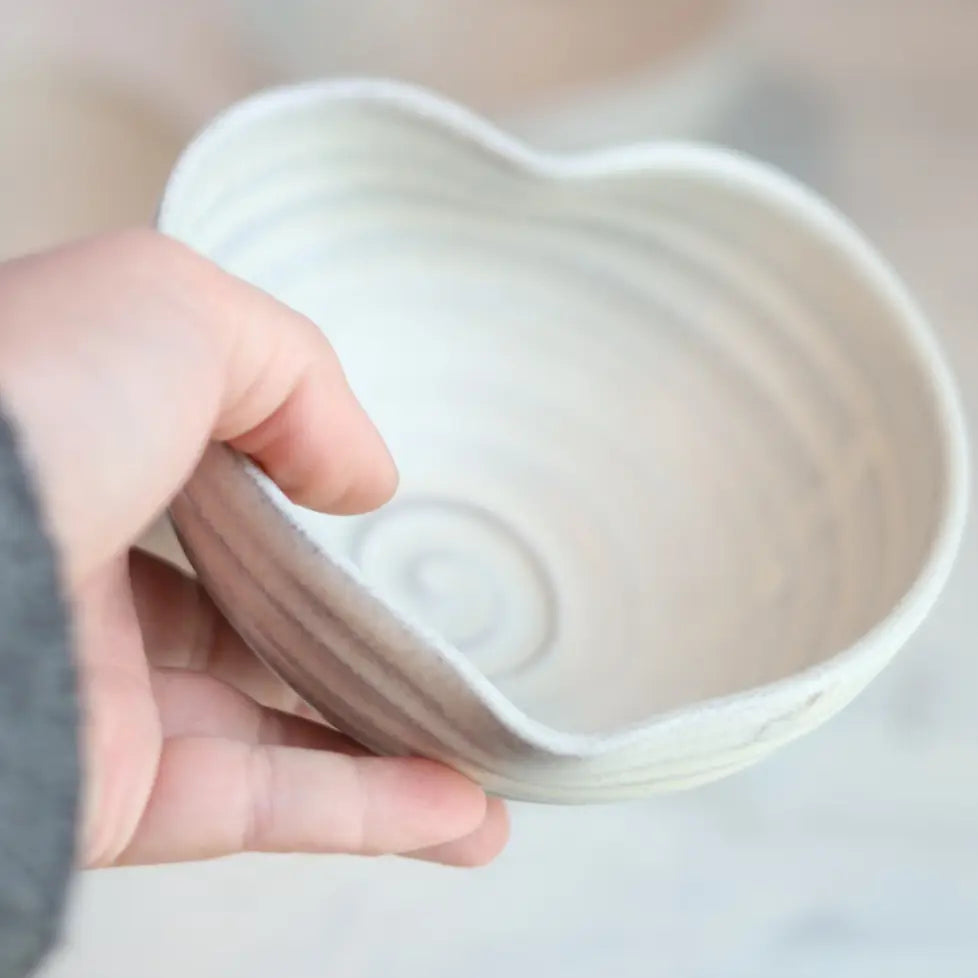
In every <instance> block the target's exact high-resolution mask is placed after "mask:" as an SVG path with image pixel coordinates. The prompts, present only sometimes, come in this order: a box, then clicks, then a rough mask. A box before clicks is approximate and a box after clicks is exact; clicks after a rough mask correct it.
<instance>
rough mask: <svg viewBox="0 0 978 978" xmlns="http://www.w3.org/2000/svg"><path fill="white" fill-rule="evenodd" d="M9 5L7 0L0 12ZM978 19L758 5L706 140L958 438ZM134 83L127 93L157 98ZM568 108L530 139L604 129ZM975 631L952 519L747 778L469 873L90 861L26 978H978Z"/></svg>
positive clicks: (536, 823) (562, 823)
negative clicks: (896, 274) (953, 404)
mask: <svg viewBox="0 0 978 978" xmlns="http://www.w3.org/2000/svg"><path fill="white" fill-rule="evenodd" d="M103 2H104V0H103ZM21 6H22V5H19V4H18V5H15V4H13V3H12V0H0V16H3V17H8V16H10V10H16V9H18V8H19V7H21ZM38 6H43V5H38ZM185 6H187V5H185ZM187 9H189V6H187ZM976 11H978V8H975V7H974V6H973V5H970V4H964V3H960V2H952V0H941V2H937V3H930V2H927V0H907V2H906V3H901V4H897V3H894V2H892V0H890V2H887V0H867V2H865V3H860V4H851V3H848V2H846V0H824V2H820V3H818V4H814V3H805V2H804V0H781V2H780V3H776V4H770V5H765V6H764V7H763V8H762V9H761V10H760V12H759V13H758V14H757V15H755V19H754V21H753V27H752V34H753V37H754V40H755V44H756V50H758V51H759V52H760V57H759V59H758V63H759V64H760V65H761V66H762V67H761V70H759V71H758V72H757V73H756V74H754V75H752V76H751V78H750V79H748V80H749V81H750V84H748V85H745V86H744V89H743V92H739V93H738V97H737V99H735V100H733V101H732V104H731V105H730V106H729V107H728V108H727V109H726V110H725V114H723V115H722V116H720V117H718V118H716V119H714V120H712V122H711V127H712V130H713V132H714V134H715V135H716V136H717V138H724V139H727V140H730V141H733V142H735V143H737V144H739V145H741V146H743V147H744V148H746V149H750V150H753V151H755V152H757V153H760V154H761V155H768V156H769V157H771V158H773V159H775V161H777V162H779V163H782V164H783V165H785V166H787V167H789V168H792V169H795V170H796V171H797V172H799V173H800V174H801V175H803V176H805V177H806V179H809V180H811V181H812V182H814V183H816V184H817V185H818V186H819V187H820V188H821V189H823V190H825V191H826V192H827V193H828V194H829V195H830V196H831V197H833V198H834V199H835V200H836V201H837V202H839V203H840V204H841V205H842V206H843V207H844V208H845V209H846V210H847V211H849V212H850V213H851V214H852V215H853V216H854V217H855V218H856V219H857V220H858V221H859V222H860V223H861V224H862V226H863V227H864V229H865V230H866V231H867V232H868V233H869V234H870V235H871V236H872V237H873V238H874V239H875V240H876V241H877V242H878V243H879V244H880V245H881V246H882V248H883V249H884V251H886V252H887V253H888V254H889V255H890V256H891V257H892V259H893V260H894V262H895V263H896V264H897V266H898V267H899V268H900V270H901V271H902V272H903V274H904V275H905V276H906V277H907V278H908V279H909V281H910V282H911V283H912V284H913V285H914V287H915V288H916V289H917V291H918V293H919V295H920V297H921V298H922V300H923V302H924V305H925V306H926V308H927V309H928V310H929V312H930V314H931V315H932V317H933V319H934V321H935V323H936V325H937V327H938V330H939V332H940V334H941V336H942V338H943V340H944V342H945V344H946V346H947V348H948V349H949V351H950V352H951V355H952V359H953V363H954V365H955V368H956V370H957V372H958V375H959V378H960V380H961V383H962V386H963V389H964V394H965V399H966V402H967V407H968V411H969V415H970V419H971V424H972V429H973V431H978V401H976V394H975V391H976V390H978V328H976V326H975V319H976V316H978V312H976V309H978V274H976V271H975V263H976V260H978V259H976V257H975V255H976V251H978V249H976V247H975V242H976V238H978V194H976V193H975V192H974V190H973V187H972V184H973V181H974V179H975V173H976V172H978V116H976V113H975V110H974V94H973V93H974V92H975V91H976V87H978V59H976V58H975V57H974V49H975V42H976V39H978V13H976ZM4 23H5V25H6V24H7V23H8V21H7V20H4ZM133 29H135V28H133ZM4 30H5V31H6V30H7V28H6V26H5V28H4ZM89 33H90V34H91V33H92V32H89ZM96 35H97V32H96ZM165 36H166V37H169V38H171V40H172V38H173V37H175V36H176V35H175V34H174V33H173V32H171V33H169V34H166V35H165ZM95 41H98V37H97V36H95ZM93 43H94V42H93ZM123 48H125V45H123ZM177 49H179V45H178V44H177V45H175V47H174V50H177ZM115 50H116V51H117V52H118V50H120V49H119V48H118V46H117V48H116V49H115ZM204 54H206V52H204ZM202 56H203V55H202V54H201V53H200V52H198V54H197V55H196V57H197V59H198V60H197V62H195V67H194V68H193V71H192V72H190V74H192V75H193V76H194V77H195V78H196V79H197V80H196V82H193V83H191V81H190V80H189V79H188V78H186V77H183V78H182V82H181V84H179V85H175V86H173V87H172V88H171V89H168V91H172V92H177V93H178V96H179V97H178V99H177V100H178V101H179V103H180V105H181V106H183V110H182V111H184V112H185V114H186V116H193V115H195V113H196V112H197V111H198V110H197V109H196V108H195V106H196V105H197V104H199V106H200V109H199V111H200V113H201V114H206V113H207V112H209V111H210V109H211V107H212V105H213V103H215V102H219V101H220V100H221V99H222V98H224V97H226V96H227V97H229V96H231V95H233V94H237V92H238V90H240V89H241V88H243V87H245V86H246V83H247V80H248V79H249V78H250V76H249V75H248V72H247V70H246V69H241V70H240V72H239V69H238V68H235V69H234V71H226V72H224V73H222V72H223V71H224V69H222V68H220V65H219V64H218V62H217V61H213V62H208V63H207V64H209V65H210V67H209V68H208V67H206V65H205V66H203V67H202V66H201V64H200V63H199V59H200V57H202ZM106 57H109V55H106ZM112 57H115V55H112ZM125 60H126V58H122V59H121V61H125ZM129 60H130V61H131V60H132V59H131V58H130V59H129ZM228 63H229V62H222V63H221V64H224V65H225V67H226V65H227V64H228ZM154 72H155V75H154V79H150V80H148V81H147V84H150V83H152V84H155V85H157V86H160V85H162V86H164V87H165V86H166V85H167V84H168V83H167V82H166V79H165V78H164V77H163V75H162V74H161V72H160V70H159V69H158V67H157V69H154ZM154 72H149V73H148V74H154ZM236 72H239V73H238V74H235V73H236ZM195 92H196V93H198V95H199V103H198V102H195V99H194V95H195ZM175 97H176V96H175ZM627 101H628V102H629V104H631V105H633V106H634V105H641V104H642V101H643V100H642V99H641V98H636V93H632V97H631V98H630V99H629V100H627ZM582 104H583V103H582ZM564 119H565V122H564V123H563V125H564V126H565V127H566V128H564V129H563V130H560V127H556V128H553V127H552V128H551V129H550V130H548V131H547V134H546V138H547V139H548V140H550V141H553V142H567V143H570V142H575V141H578V142H579V141H581V140H586V138H587V133H588V131H595V132H598V131H601V132H602V133H603V134H604V133H606V131H607V124H606V123H604V122H601V123H593V122H590V121H589V119H588V118H587V117H586V116H584V115H581V114H578V115H575V114H574V113H568V114H566V115H565V116H564ZM630 119H631V120H632V121H631V122H630V121H629V120H630ZM655 124H656V123H655V120H651V121H650V120H648V119H646V118H643V117H642V116H641V113H639V114H637V115H635V116H627V115H625V114H623V115H622V116H621V117H620V119H619V120H618V121H616V123H615V128H616V130H620V131H621V132H622V134H627V133H628V132H629V131H630V128H631V129H634V131H635V133H636V134H638V133H639V132H641V133H643V134H655V128H654V127H655ZM523 126H524V127H526V128H530V129H532V128H533V123H532V122H531V121H528V120H524V122H523ZM591 126H593V129H589V127H591ZM673 126H675V127H678V128H681V125H680V124H679V123H675V122H674V123H673ZM697 126H698V127H700V126H701V123H700V122H698V124H697ZM708 128H709V127H708ZM539 132H541V133H543V132H544V130H543V129H542V128H540V129H539ZM691 134H694V135H698V134H700V132H699V131H697V132H693V133H691ZM707 134H710V133H709V132H708V133H707ZM976 644H978V540H976V536H975V530H974V525H973V523H972V524H971V525H970V526H969V531H968V536H967V539H966V541H965V546H964V550H963V553H962V556H961V559H960V562H959V564H958V567H957V570H956V573H955V575H954V577H953V580H952V582H951V586H950V587H949V589H948V592H947V594H946V596H945V598H944V599H943V601H942V602H941V604H940V606H939V608H938V609H937V611H936V613H935V614H934V615H933V616H932V618H931V619H930V620H929V621H928V623H927V624H926V626H925V627H924V628H923V630H922V631H921V632H920V633H919V635H918V637H917V638H916V639H915V641H914V642H913V643H912V645H911V647H910V648H909V649H908V650H907V651H906V652H905V653H904V654H903V655H902V657H900V658H899V659H898V660H897V662H896V663H895V664H894V665H893V666H892V667H891V668H890V669H889V670H888V671H887V672H886V673H885V674H884V676H883V677H882V678H881V679H880V680H879V681H878V683H877V684H876V685H875V686H874V687H873V688H872V689H871V690H870V692H869V693H867V694H866V695H865V696H864V697H863V698H861V699H860V700H859V701H857V703H856V704H854V705H853V706H852V707H850V708H849V710H848V711H846V712H845V713H844V714H843V715H842V716H841V717H839V718H838V719H837V720H835V721H834V722H833V723H831V724H829V725H828V726H827V727H826V728H824V729H823V730H822V731H820V732H818V733H816V734H815V735H813V736H812V737H810V738H809V739H807V740H805V741H804V742H802V743H800V744H798V745H796V746H795V747H793V748H791V749H788V750H786V751H784V752H783V753H782V754H780V755H778V756H777V757H776V758H775V759H773V760H771V761H769V762H767V763H765V764H763V765H761V766H760V767H758V768H756V769H754V770H752V771H750V772H747V773H745V774H742V775H740V776H737V777H735V778H733V779H731V780H729V781H727V782H724V783H721V784H718V785H715V786H712V787H710V788H706V789H701V790H698V791H696V792H694V793H691V794H688V795H683V796H676V797H670V798H666V799H659V800H652V801H649V802H645V803H641V804H636V805H629V806H622V807H613V808H605V809H585V810H561V809H544V808H531V807H519V808H517V809H516V810H515V813H514V816H515V817H514V832H513V842H512V845H511V847H510V849H509V850H508V851H507V853H506V854H505V855H504V857H503V858H502V859H501V860H500V861H499V863H498V864H496V865H494V866H492V867H490V868H488V869H486V870H483V871H480V872H476V873H471V874H466V873H458V872H453V871H444V870H440V869H438V868H436V867H430V866H422V865H414V864H410V863H403V862H396V861H392V860H380V861H370V862H354V861H351V860H344V859H310V858H300V857H294V858H293V857H289V858H242V859H236V860H230V861H226V862H222V863H215V864H211V865H202V866H187V867H168V868H160V869H140V870H125V871H113V872H103V873H99V874H94V875H89V876H86V877H84V878H83V879H82V880H81V882H80V884H79V886H78V890H77V895H76V900H75V906H74V912H73V916H72V921H71V926H70V931H69V934H68V940H67V945H66V947H65V949H64V951H63V952H62V953H61V954H60V956H59V957H58V958H57V960H55V961H54V962H52V964H51V965H50V966H49V968H48V969H47V971H46V976H47V978H83V976H84V978H89V976H97V978H131V976H134V975H138V976H140V978H157V976H159V978H163V976H167V978H170V976H172V975H175V974H177V973H178V972H179V973H183V974H186V975H187V976H188V978H193V976H200V978H203V976H216V975H235V976H238V978H258V976H265V975H268V974H278V973H281V974H288V975H289V976H290V978H313V976H319V975H322V974H329V975H331V976H333V978H373V976H380V975H397V976H404V978H414V976H418V978H420V976H426V978H441V976H445V978H448V976H453V978H454V976H457V975H458V974H467V975H474V976H483V975H484V976H486V978H488V976H490V975H496V974H500V973H502V972H503V971H504V970H505V971H508V972H511V973H513V974H516V975H530V974H535V973H537V972H539V971H541V970H542V969H543V968H544V967H547V968H550V969H552V970H553V971H554V973H557V974H560V975H562V976H563V978H576V976H582V978H583V976H591V975H598V974H604V973H607V974H613V975H615V976H618V978H629V976H632V975H634V976H636V978H638V976H643V978H644V976H648V975H660V974H661V975H664V976H669V978H767V976H771V978H775V976H777V978H783V976H785V975H791V976H792V978H809V976H811V978H823V976H828V975H832V976H834V978H849V976H860V978H865V976H872V975H883V974H885V975H887V976H888V978H918V976H921V975H925V974H933V975H940V976H941V978H974V975H975V974H978V935H976V929H975V926H974V925H975V922H976V920H978V710H976V709H975V700H976V695H978V655H976V654H975V646H976Z"/></svg>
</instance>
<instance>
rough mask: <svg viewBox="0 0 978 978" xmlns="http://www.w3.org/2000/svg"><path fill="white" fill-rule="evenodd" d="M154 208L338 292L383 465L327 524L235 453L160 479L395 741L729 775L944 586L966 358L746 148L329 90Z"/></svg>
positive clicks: (263, 630)
mask: <svg viewBox="0 0 978 978" xmlns="http://www.w3.org/2000/svg"><path fill="white" fill-rule="evenodd" d="M161 227H162V228H163V229H164V230H165V231H167V232H168V233H171V234H173V235H174V236H176V237H178V238H181V239H182V240H184V241H186V242H188V243H189V244H191V245H192V246H193V247H195V248H196V249H198V250H200V251H202V252H204V253H205V254H208V255H210V256H211V257H213V258H214V259H215V260H217V261H218V262H219V263H220V264H222V265H223V266H225V267H226V268H228V269H230V270H231V271H233V272H235V273H236V274H239V275H241V276H242V277H244V278H246V279H248V280H250V281H253V282H255V283H257V284H258V285H260V286H262V287H264V288H266V289H267V290H268V291H270V292H272V293H273V294H275V295H277V296H279V297H280V298H282V299H284V300H285V301H287V302H289V303H290V304H291V305H293V306H295V307H296V308H298V309H300V310H301V311H303V312H305V313H307V314H308V315H310V316H311V317H312V318H313V319H315V320H316V321H317V322H319V323H320V324H321V325H322V327H323V329H324V330H325V331H326V333H327V335H329V337H330V339H331V340H332V341H333V343H334V345H335V346H336V347H337V349H338V351H339V353H340V356H341V359H342V360H343V362H344V364H345V366H346V368H347V370H348V372H349V374H350V377H351V380H352V382H353V385H354V387H355V389H356V390H357V392H358V394H359V395H360V396H361V398H362V400H363V401H364V402H365V404H366V406H367V408H368V410H369V411H370V412H371V413H372V415H373V416H374V418H375V419H376V420H377V421H378V423H379V425H380V427H381V430H382V431H383V432H384V434H385V436H386V437H387V438H388V440H389V442H390V444H391V447H392V449H393V451H394V454H395V457H396V458H397V460H398V463H399V465H400V467H401V471H402V489H401V492H400V494H399V496H398V499H397V500H396V501H395V502H394V504H392V505H391V506H389V507H387V508H385V509H384V510H382V511H380V512H379V513H378V514H373V515H371V516H367V517H363V518H358V519H354V520H350V519H338V518H331V517H325V516H320V515H317V514H312V513H309V512H306V511H303V510H300V509H298V508H297V507H294V506H292V505H291V504H289V503H288V502H287V501H286V500H284V498H283V497H282V496H281V494H279V493H278V492H277V491H275V490H274V488H273V487H271V486H269V485H268V484H267V482H266V480H264V479H263V478H262V477H260V476H259V475H258V474H257V473H256V472H255V471H254V470H253V469H252V468H251V466H249V465H248V464H247V463H246V462H245V461H243V460H242V459H239V458H237V457H235V456H234V455H233V454H232V453H230V452H228V451H227V450H225V449H223V448H219V447H215V448H214V449H212V450H211V451H210V452H209V453H208V455H207V456H206V458H205V460H204V462H203V464H202V465H201V467H200V469H199V470H198V473H197V474H196V476H195V478H194V480H193V481H192V482H191V484H190V486H189V487H188V489H187V491H186V492H185V493H184V494H183V495H182V496H181V497H180V499H178V500H177V502H176V504H175V505H174V509H173V516H174V520H175V523H176V525H177V527H178V529H179V531H180V534H181V537H182V539H183V541H184V544H185V546H186V548H187V550H188V553H189V554H190V557H191V559H192V560H193V562H194V564H195V566H196V567H197V569H198V571H199V572H200V574H201V576H202V578H203V579H204V581H205V583H206V584H207V586H208V587H209V589H210V590H211V592H212V593H213V595H214V596H215V598H216V600H217V601H218V602H219V603H220V604H221V605H222V607H224V609H225V610H226V612H227V614H228V615H229V617H230V619H231V620H232V622H233V623H234V624H235V626H236V627H237V628H238V629H239V630H240V631H241V632H242V634H243V635H244V636H245V637H246V639H247V640H248V641H249V642H250V643H251V644H252V646H253V647H254V648H255V649H256V650H257V651H258V652H259V653H260V654H261V655H262V656H263V657H264V658H265V659H266V660H267V661H268V662H269V663H270V664H271V665H272V666H273V667H274V668H275V669H276V670H278V671H279V672H280V673H281V674H282V675H283V676H284V677H285V678H286V679H287V680H288V681H289V682H290V683H291V684H292V685H293V686H294V687H295V688H296V689H298V690H299V691H300V692H301V693H302V694H303V695H305V696H306V697H307V698H308V699H309V700H310V702H312V703H313V704H314V705H315V706H316V707H318V708H319V709H320V710H322V712H323V713H324V715H325V716H327V717H328V718H329V719H331V720H332V721H333V722H334V723H336V725H337V726H339V727H340V728H342V729H344V730H346V731H347V732H349V733H351V734H352V735H353V736H355V737H357V738H358V739H360V740H361V741H362V742H364V743H365V744H367V745H368V746H370V747H372V748H374V749H376V750H379V751H384V752H390V753H406V752H410V753H420V754H425V755H428V756H433V757H438V758H441V759H444V760H446V761H448V762H449V763H452V764H454V765H455V766H457V767H459V768H461V769H462V770H465V771H466V772H468V773H470V774H472V775H473V776H474V777H476V778H478V779H479V780H480V781H482V782H483V783H484V784H486V785H487V786H488V787H490V788H491V789H493V790H496V791H499V792H501V793H504V794H508V795H512V796H517V797H528V798H536V799H540V800H551V801H584V800H597V799H605V798H612V797H621V796H627V795H633V794H640V793H645V792H647V791H650V790H662V789H667V788H676V787H681V786H685V785H689V784H693V783H698V782H701V781H704V780H710V779H712V778H715V777H718V776H721V775H723V774H725V773H728V772H729V771H732V770H734V769H736V768H738V767H741V766H743V765H744V764H746V763H749V762H750V761H752V760H754V759H756V758H757V757H759V756H762V755H763V754H764V753H766V752H768V751H770V750H771V749H773V748H774V747H775V746H777V745H778V744H780V743H783V742H784V741H785V740H787V739H790V738H791V737H793V736H797V735H798V734H799V733H801V732H803V731H805V730H807V729H810V728H811V727H812V726H814V725H815V724H817V723H818V722H820V721H821V720H823V719H824V718H826V717H827V716H829V715H830V714H831V713H832V712H834V711H835V710H836V709H838V708H839V707H840V706H841V705H843V704H844V703H845V702H847V701H848V700H849V699H851V698H852V696H853V695H855V694H856V693H857V692H858V691H859V689H861V688H862V686H863V685H865V683H866V682H868V681H869V679H870V678H871V677H872V675H873V674H875V672H876V671H878V669H879V668H880V667H881V666H882V665H883V664H885V662H886V661H887V660H888V658H889V657H890V656H891V655H892V654H893V652H895V651H896V649H897V648H898V647H899V645H900V644H901V643H902V642H903V641H904V640H905V639H906V637H907V635H908V634H909V632H910V631H911V630H912V629H913V627H915V625H916V624H917V623H918V622H919V620H920V618H921V617H922V615H923V614H924V613H925V612H926V610H927V609H928V607H929V606H930V604H931V603H932V601H933V600H934V597H935V596H936V593H937V591H938V589H939V588H940V586H941V584H942V583H943V579H944V576H945V575H946V573H947V569H948V565H949V563H950V560H951V557H952V551H953V549H954V546H955V543H956V539H957V536H958V534H959V532H960V522H961V512H962V508H963V499H964V492H963V474H962V472H963V467H962V451H963V450H962V448H961V444H962V439H961V432H960V420H959V414H958V411H957V407H956V404H955V402H954V398H953V394H952V393H951V391H950V388H949V381H948V379H947V376H946V371H945V370H944V367H943V365H942V364H941V362H940V360H939V357H938V356H937V354H936V353H935V351H934V349H933V345H932V343H931V341H930V339H929V337H928V335H927V334H926V332H925V330H924V327H923V326H922V325H921V324H920V321H919V317H918V315H917V313H916V311H915V310H914V308H913V306H912V304H911V303H910V302H909V301H908V299H907V297H906V296H905V295H904V293H903V291H902V289H901V288H900V287H899V285H898V284H897V283H896V282H895V281H894V279H893V278H892V276H891V275H890V273H889V272H888V271H887V270H886V269H885V268H883V267H882V266H881V265H880V264H879V262H878V260H877V259H875V257H874V256H873V255H872V253H871V252H870V251H869V250H868V248H867V247H866V246H865V245H864V244H863V243H862V242H861V241H860V240H859V238H858V237H857V236H856V235H855V234H854V232H852V231H851V230H850V229H849V228H848V227H847V226H845V225H844V223H842V222H841V220H840V219H838V218H837V217H836V216H835V215H834V214H832V213H831V212H830V211H829V210H828V209H827V208H825V207H824V206H823V205H820V204H819V203H818V202H816V201H814V200H812V199H811V198H810V197H809V196H808V195H807V194H805V193H804V192H802V191H800V190H799V189H798V188H796V187H795V186H794V185H792V184H790V183H789V182H787V181H785V180H783V179H782V178H780V177H778V176H777V175H775V174H772V173H770V172H769V171H767V170H766V169H764V168H761V167H758V166H755V165H753V164H751V163H748V162H745V161H742V160H739V159H736V158H733V157H730V156H727V155H725V154H721V153H717V152H714V151H710V150H702V149H696V148H692V147H674V146H664V147H658V148H649V149H639V150H631V151H623V152H619V153H614V154H605V155H604V156H600V157H592V158H588V159H578V160H563V161H556V160H543V159H540V158H537V157H535V156H533V155H532V154H530V153H528V152H527V151H525V150H522V149H520V148H519V147H517V146H514V145H512V144H510V143H509V142H508V141H507V140H506V139H505V138H504V137H501V136H499V135H498V134H496V133H495V132H493V131H492V130H490V129H488V127H485V126H483V125H482V124H481V123H479V122H478V121H477V120H473V119H471V118H469V117H468V116H467V115H466V114H465V113H463V112H461V111H460V110H457V109H454V108H453V107H451V106H446V105H444V104H443V103H441V102H439V101H437V100H435V99H432V98H430V97H428V96H425V95H423V94H421V93H418V92H415V91H413V90H409V89H403V88H399V87H396V86H385V85H379V84H369V83H366V84H347V85H342V84H340V85H332V86H322V87H313V88H303V89H298V90H294V91H287V92H279V93H274V94H272V95H269V96H265V97H264V98H261V99H258V100H256V101H252V102H250V103H246V104H245V105H244V106H243V107H239V108H238V109H235V110H233V111H232V112H231V113H230V114H229V115H227V116H225V117H224V118H223V119H222V120H220V121H219V122H218V123H217V124H216V125H215V126H214V127H213V128H212V129H211V130H210V131H209V132H207V133H205V134H204V135H203V136H202V137H201V139H200V140H199V141H198V142H197V144H196V145H195V146H194V147H193V148H192V149H191V151H190V152H189V153H188V154H187V156H186V157H185V159H184V161H183V162H182V163H181V165H180V167H179V168H178V170H177V172H176V174H175V176H174V179H173V180H172V182H171V186H170V189H169V191H168V193H167V196H166V199H165V201H164V205H163V208H162V210H161Z"/></svg>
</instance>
